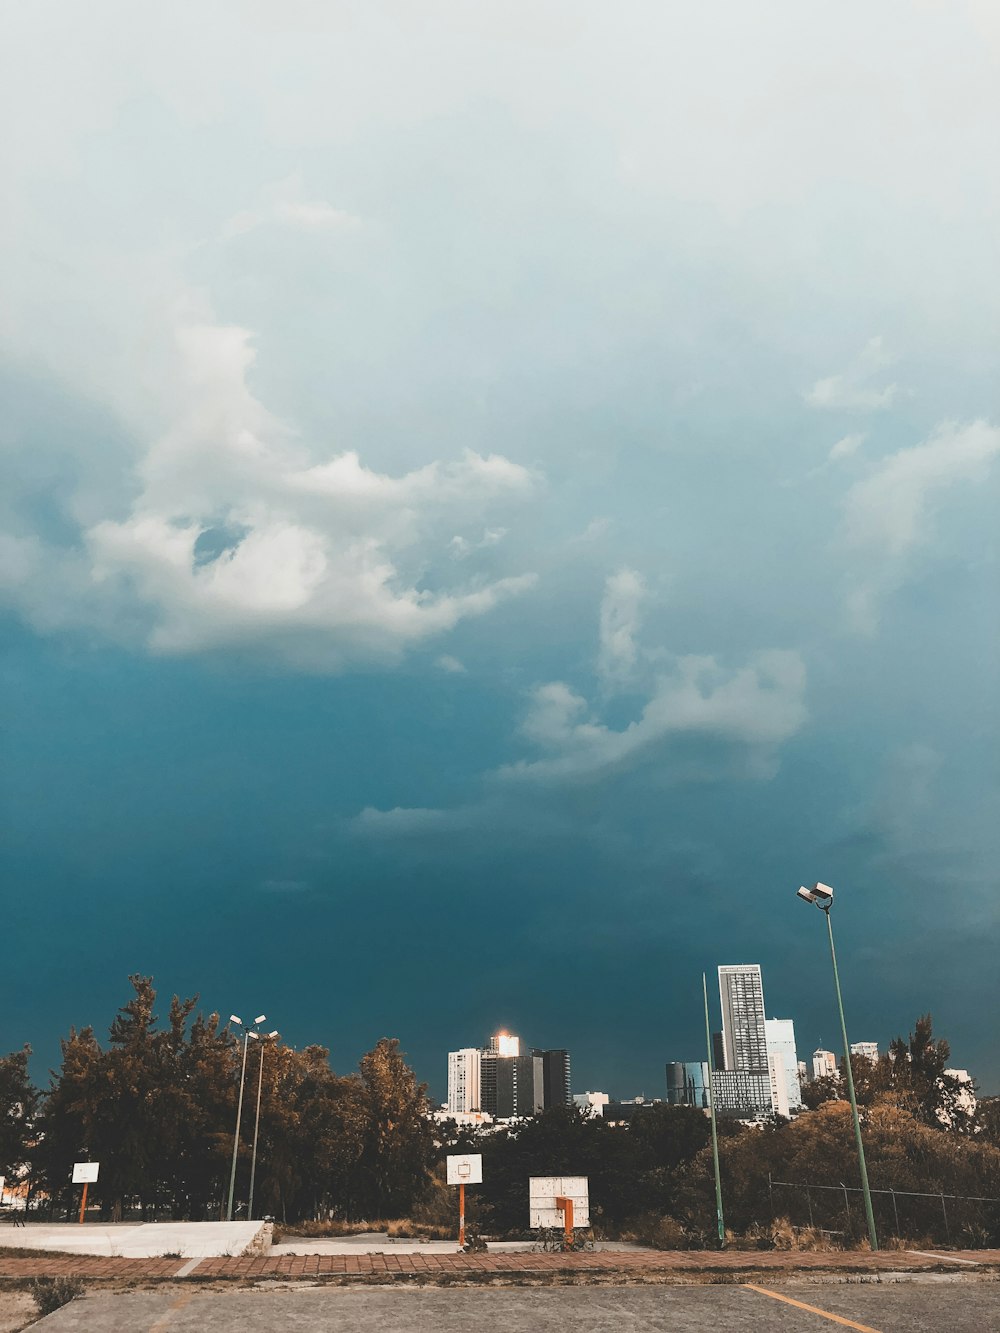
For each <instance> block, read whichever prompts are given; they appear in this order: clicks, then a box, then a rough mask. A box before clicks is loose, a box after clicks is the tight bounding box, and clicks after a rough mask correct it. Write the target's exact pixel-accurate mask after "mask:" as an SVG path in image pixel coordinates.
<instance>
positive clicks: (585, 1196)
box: [528, 1176, 590, 1227]
mask: <svg viewBox="0 0 1000 1333" xmlns="http://www.w3.org/2000/svg"><path fill="white" fill-rule="evenodd" d="M559 1198H565V1199H572V1200H573V1226H574V1227H589V1226H590V1197H589V1193H588V1188H587V1177H586V1176H531V1177H530V1178H529V1180H528V1212H529V1220H528V1225H529V1226H530V1227H562V1226H564V1225H565V1222H564V1214H563V1212H562V1209H561V1208H557V1207H556V1199H559Z"/></svg>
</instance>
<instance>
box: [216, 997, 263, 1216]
mask: <svg viewBox="0 0 1000 1333" xmlns="http://www.w3.org/2000/svg"><path fill="white" fill-rule="evenodd" d="M266 1017H267V1015H266V1014H258V1016H257V1017H256V1018H255V1019H254V1026H255V1027H260V1025H261V1023H263V1021H264V1019H265V1018H266ZM229 1021H230V1023H233V1024H235V1025H236V1026H237V1027H241V1028H243V1067H242V1068H241V1069H240V1097H239V1101H238V1102H237V1104H236V1133H235V1134H234V1135H233V1166H232V1170H231V1171H230V1173H229V1203H228V1205H227V1207H226V1221H227V1222H231V1221H232V1220H233V1195H234V1193H235V1191H236V1155H237V1153H238V1152H239V1148H240V1122H241V1121H242V1119H243V1084H244V1082H245V1081H246V1076H247V1046H248V1045H249V1043H250V1038H251V1037H253V1039H254V1040H255V1041H256V1040H257V1036H258V1034H257V1033H256V1032H251V1031H250V1029H249V1027H245V1026H244V1023H243V1020H242V1018H237V1016H236V1015H235V1014H230V1015H229Z"/></svg>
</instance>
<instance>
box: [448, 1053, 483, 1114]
mask: <svg viewBox="0 0 1000 1333" xmlns="http://www.w3.org/2000/svg"><path fill="white" fill-rule="evenodd" d="M481 1069H482V1051H480V1050H479V1048H478V1047H475V1046H466V1047H465V1048H464V1049H463V1050H461V1051H449V1052H448V1110H449V1111H452V1112H454V1113H455V1114H457V1115H468V1114H470V1113H471V1112H473V1111H479V1110H481V1109H482V1107H481V1105H480V1077H481Z"/></svg>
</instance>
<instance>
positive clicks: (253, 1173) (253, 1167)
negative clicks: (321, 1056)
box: [247, 1020, 278, 1222]
mask: <svg viewBox="0 0 1000 1333" xmlns="http://www.w3.org/2000/svg"><path fill="white" fill-rule="evenodd" d="M262 1021H263V1020H262ZM255 1035H256V1036H257V1037H258V1039H259V1040H260V1072H259V1073H258V1075H257V1114H256V1116H255V1117H254V1122H253V1155H252V1156H251V1158H250V1199H249V1201H248V1203H247V1221H248V1222H252V1221H253V1187H254V1181H255V1180H256V1178H257V1136H258V1133H259V1131H260V1094H261V1090H262V1088H263V1086H264V1048H265V1046H266V1045H267V1043H268V1042H269V1041H274V1040H275V1039H276V1038H277V1036H278V1031H277V1029H275V1030H274V1031H273V1032H264V1033H257V1034H255Z"/></svg>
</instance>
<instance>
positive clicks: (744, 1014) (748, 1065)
mask: <svg viewBox="0 0 1000 1333" xmlns="http://www.w3.org/2000/svg"><path fill="white" fill-rule="evenodd" d="M719 998H720V1000H721V1002H722V1050H723V1055H724V1057H725V1064H724V1066H723V1067H724V1068H725V1069H752V1070H756V1071H762V1072H764V1073H766V1072H767V1034H766V1032H765V1029H764V983H763V980H762V978H761V974H760V964H759V963H741V964H738V965H734V966H723V967H720V968H719Z"/></svg>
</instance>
